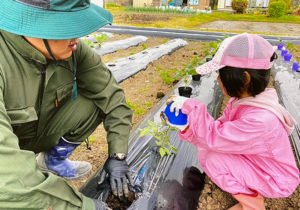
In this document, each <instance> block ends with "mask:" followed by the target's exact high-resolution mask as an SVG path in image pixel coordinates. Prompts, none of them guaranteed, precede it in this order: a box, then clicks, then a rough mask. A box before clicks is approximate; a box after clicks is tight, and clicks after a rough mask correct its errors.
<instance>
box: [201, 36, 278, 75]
mask: <svg viewBox="0 0 300 210" xmlns="http://www.w3.org/2000/svg"><path fill="white" fill-rule="evenodd" d="M274 52H275V50H274V48H273V46H272V45H271V44H270V43H269V42H268V41H267V40H265V39H264V38H262V37H260V36H258V35H255V34H248V33H243V34H239V35H235V36H232V37H229V38H227V39H225V40H224V41H223V42H222V43H221V45H220V47H219V49H218V51H217V52H216V54H215V56H214V57H213V59H212V60H211V61H209V62H207V63H205V64H203V65H201V66H199V67H197V69H196V71H197V72H198V73H199V74H201V75H204V74H209V73H212V72H214V71H217V70H219V69H221V68H223V67H225V66H231V67H237V68H246V69H270V68H271V67H272V66H273V63H274V62H271V61H270V58H271V57H272V55H273V54H274Z"/></svg>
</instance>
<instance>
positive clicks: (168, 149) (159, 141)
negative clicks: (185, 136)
mask: <svg viewBox="0 0 300 210" xmlns="http://www.w3.org/2000/svg"><path fill="white" fill-rule="evenodd" d="M139 131H140V137H143V136H146V135H148V134H150V135H151V136H153V137H154V139H155V140H154V141H155V144H156V145H157V146H158V147H159V150H158V151H159V154H160V156H161V157H164V156H165V155H171V153H172V151H174V152H177V149H176V148H175V147H174V146H173V145H172V144H171V142H170V139H169V133H170V131H177V129H176V128H171V127H170V126H168V125H166V123H165V122H163V121H162V123H155V122H153V121H151V120H148V127H145V128H143V129H139Z"/></svg>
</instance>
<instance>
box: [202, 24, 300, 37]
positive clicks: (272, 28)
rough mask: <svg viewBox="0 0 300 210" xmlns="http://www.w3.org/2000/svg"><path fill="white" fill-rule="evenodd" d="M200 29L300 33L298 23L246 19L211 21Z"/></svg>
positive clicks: (297, 34)
mask: <svg viewBox="0 0 300 210" xmlns="http://www.w3.org/2000/svg"><path fill="white" fill-rule="evenodd" d="M200 29H202V30H222V31H244V32H257V33H276V34H286V35H294V36H295V35H296V36H299V34H300V24H296V23H269V22H248V21H221V20H220V21H213V22H209V23H204V24H202V25H201V26H200Z"/></svg>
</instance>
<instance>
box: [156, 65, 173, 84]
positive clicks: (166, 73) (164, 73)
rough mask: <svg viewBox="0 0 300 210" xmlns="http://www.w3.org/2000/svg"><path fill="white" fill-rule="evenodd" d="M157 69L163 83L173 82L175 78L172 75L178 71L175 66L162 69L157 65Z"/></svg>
mask: <svg viewBox="0 0 300 210" xmlns="http://www.w3.org/2000/svg"><path fill="white" fill-rule="evenodd" d="M157 71H158V72H159V76H160V78H161V79H162V80H163V81H164V83H166V84H168V85H170V84H172V83H173V82H175V80H176V78H174V75H175V74H176V72H177V71H178V69H177V68H174V69H165V70H162V69H161V67H160V66H158V67H157Z"/></svg>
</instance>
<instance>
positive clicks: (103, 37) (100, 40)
mask: <svg viewBox="0 0 300 210" xmlns="http://www.w3.org/2000/svg"><path fill="white" fill-rule="evenodd" d="M94 38H95V39H96V41H97V43H98V44H101V43H102V42H104V41H106V40H107V39H109V37H108V35H107V34H102V35H101V36H97V35H96V34H95V35H94Z"/></svg>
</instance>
